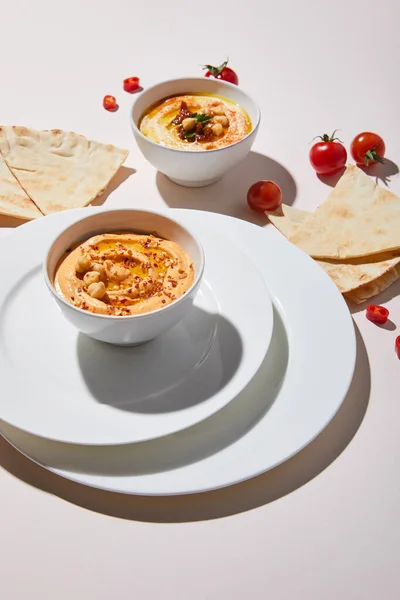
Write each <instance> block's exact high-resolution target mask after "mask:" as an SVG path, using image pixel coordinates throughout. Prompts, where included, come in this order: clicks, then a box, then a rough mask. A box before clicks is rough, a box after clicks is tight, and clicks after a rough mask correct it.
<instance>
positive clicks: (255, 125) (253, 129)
mask: <svg viewBox="0 0 400 600" xmlns="http://www.w3.org/2000/svg"><path fill="white" fill-rule="evenodd" d="M191 79H194V80H196V81H203V82H204V81H208V82H212V81H213V80H212V79H210V78H207V79H206V78H205V77H177V78H174V79H166V80H164V81H159V82H158V83H155V84H154V85H152V86H150V87H148V88H146V89H144V90H143V91H141V92H140V94H138V96H137V98H135V100H134V101H133V103H132V104H131V107H130V112H129V121H130V124H131V127H132V129H133V131H134V133H135V135H138V136H139V137H140V138H141V139H142V140H144V141H145V142H148V143H149V144H151V145H152V146H155V147H156V148H164V149H165V150H169V151H171V152H178V153H182V152H184V153H186V154H187V153H188V150H184V149H180V148H170V147H169V146H164V145H163V144H158V143H157V142H153V140H151V139H150V138H148V137H147V136H145V135H144V134H143V133H142V132H141V131H140V129H139V127H138V126H137V125H136V123H135V121H134V120H133V110H134V108H135V106H136V103H137V102H138V100H139V99H140V98H141V97H142V96H143V94H146V93H147V92H151V91H152V90H154V89H155V88H157V87H158V86H159V85H163V84H166V83H176V82H183V81H188V80H191ZM217 81H218V83H219V84H222V86H226V87H227V89H229V88H231V89H235V90H237V89H239V90H240V92H242V93H243V94H244V95H245V96H247V98H248V99H249V100H250V102H252V103H253V105H254V108H255V109H256V112H257V120H256V123H253V122H252V123H251V125H252V127H251V131H249V133H247V134H246V135H245V136H244V137H242V139H240V140H238V141H237V142H233V144H229V145H228V146H223V147H222V148H213V149H212V150H190V154H194V155H196V154H202V155H208V154H211V153H213V152H222V151H223V150H227V149H228V148H232V147H233V146H237V145H238V144H241V143H242V142H244V141H245V140H246V139H247V138H248V137H250V136H251V135H253V134H254V133H255V132H256V131H257V129H258V127H259V125H260V121H261V110H260V107H259V106H258V104H257V103H256V102H255V101H254V100H253V98H252V97H251V96H250V94H248V93H247V92H246V91H245V90H243V89H242V88H241V87H239V86H237V85H235V84H234V83H230V82H229V81H223V80H221V79H218V80H217ZM206 85H208V83H206ZM160 100H162V98H160ZM142 116H143V115H142Z"/></svg>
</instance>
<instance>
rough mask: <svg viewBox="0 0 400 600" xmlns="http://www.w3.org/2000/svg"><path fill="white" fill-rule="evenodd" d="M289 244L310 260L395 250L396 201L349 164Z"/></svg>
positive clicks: (399, 214) (398, 237)
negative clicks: (297, 248) (291, 243)
mask: <svg viewBox="0 0 400 600" xmlns="http://www.w3.org/2000/svg"><path fill="white" fill-rule="evenodd" d="M290 241H291V242H293V243H294V244H296V246H299V248H301V249H302V250H304V252H307V254H309V255H310V256H312V257H314V258H329V259H342V258H354V257H357V256H368V255H371V254H379V253H381V252H387V251H392V250H398V249H399V248H400V199H399V198H397V196H395V195H394V194H392V193H391V192H389V191H388V190H385V189H383V188H381V187H379V186H377V185H375V183H374V182H373V181H372V180H371V179H370V178H369V177H368V176H367V175H366V174H365V173H364V172H363V171H362V170H361V169H359V168H358V167H356V166H353V165H350V166H348V167H347V169H346V171H345V173H344V175H343V176H342V177H341V178H340V180H339V181H338V183H337V185H336V187H335V188H334V189H333V190H332V192H331V193H330V194H329V196H328V198H327V200H326V201H325V202H324V203H323V204H321V205H320V206H319V207H318V208H317V209H316V211H315V212H314V213H313V214H312V215H310V216H309V217H308V218H307V219H306V220H305V221H304V223H303V224H302V226H301V227H299V228H298V229H297V231H296V232H294V234H293V235H292V236H290Z"/></svg>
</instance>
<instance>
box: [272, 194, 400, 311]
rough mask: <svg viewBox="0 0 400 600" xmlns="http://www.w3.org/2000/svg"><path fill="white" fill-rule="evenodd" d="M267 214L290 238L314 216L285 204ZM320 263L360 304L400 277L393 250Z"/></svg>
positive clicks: (398, 258)
mask: <svg viewBox="0 0 400 600" xmlns="http://www.w3.org/2000/svg"><path fill="white" fill-rule="evenodd" d="M266 214H267V216H268V218H269V220H270V221H271V223H273V224H274V225H275V227H276V228H277V229H279V231H280V232H281V233H283V235H284V236H285V237H288V238H289V239H290V238H292V239H293V237H294V234H295V233H296V231H297V230H298V229H299V228H301V227H302V224H303V223H304V222H306V221H307V219H309V217H310V215H312V213H309V212H307V211H305V210H299V209H298V208H292V207H291V206H286V205H285V204H282V206H281V207H280V208H278V209H277V210H276V211H273V212H266ZM316 262H317V263H318V264H319V265H320V266H321V267H322V268H323V269H324V271H326V272H327V273H328V275H329V276H330V277H331V279H332V280H333V281H334V283H335V284H336V286H337V287H338V288H339V290H340V292H342V294H344V295H345V296H346V297H348V298H350V299H351V300H353V302H356V303H360V302H364V300H367V299H368V298H372V296H375V295H376V294H379V293H380V292H382V291H383V290H384V289H386V288H387V287H389V286H390V285H391V284H392V283H393V282H394V281H395V280H396V279H397V278H398V277H400V257H399V256H394V253H390V252H387V253H385V254H380V255H373V256H368V257H362V258H354V259H351V260H346V261H340V262H339V261H323V260H317V261H316Z"/></svg>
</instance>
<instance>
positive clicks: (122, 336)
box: [44, 210, 204, 346]
mask: <svg viewBox="0 0 400 600" xmlns="http://www.w3.org/2000/svg"><path fill="white" fill-rule="evenodd" d="M122 230H126V231H134V232H136V233H149V232H157V234H158V235H159V236H160V237H163V238H165V239H169V240H172V241H174V242H176V243H178V244H179V245H180V246H181V247H182V248H183V250H184V251H185V252H186V253H187V254H188V255H189V256H190V257H191V259H192V261H193V266H194V282H193V284H192V286H191V287H190V288H189V290H188V291H187V292H186V294H184V295H183V296H181V297H180V298H178V299H177V300H175V301H174V302H172V303H171V304H168V305H167V306H165V307H162V308H160V309H158V310H154V311H152V312H148V313H144V314H139V315H132V316H128V317H122V316H109V315H98V314H94V313H90V312H87V311H85V310H82V309H80V308H77V307H76V306H73V305H72V304H70V303H69V302H68V301H67V300H65V299H64V298H63V297H62V296H60V294H58V292H57V291H56V290H55V288H54V285H53V282H54V276H55V272H56V269H57V267H58V265H59V262H60V259H61V257H62V256H63V254H64V253H65V251H66V250H67V248H69V247H71V246H72V245H73V244H75V243H77V242H83V241H85V240H87V239H89V238H90V237H91V236H93V235H96V234H99V233H108V232H112V231H122ZM203 270H204V251H203V248H202V246H201V244H200V242H199V241H198V240H197V238H196V237H195V236H194V235H193V234H192V233H190V232H189V231H188V230H187V229H186V227H184V226H183V225H181V224H180V223H179V222H177V221H175V220H173V219H171V218H169V217H167V216H165V215H163V214H161V213H157V212H151V211H145V210H109V211H108V210H107V211H104V210H102V211H101V212H98V213H96V214H93V215H90V216H88V217H86V218H84V219H81V220H80V221H77V222H76V223H74V224H73V225H70V226H69V227H68V228H67V229H65V230H64V231H63V232H62V233H61V234H59V235H58V236H57V238H56V239H55V240H54V242H53V243H52V244H51V246H50V249H49V251H48V252H47V255H46V258H45V262H44V278H45V282H46V284H47V287H48V288H49V290H50V292H51V294H52V295H53V297H54V299H55V301H56V302H57V304H58V306H59V307H60V309H61V311H62V312H63V314H64V316H65V317H66V318H67V319H68V321H70V322H71V323H72V324H73V325H75V327H76V328H77V329H79V331H81V332H82V333H85V334H86V335H88V336H89V337H92V338H94V339H96V340H100V341H102V342H108V343H109V344H116V345H119V346H132V345H135V344H141V343H143V342H147V341H149V340H152V339H153V338H155V337H157V336H158V335H160V334H161V333H163V332H164V331H167V330H168V329H170V328H171V327H173V326H174V325H176V323H178V321H180V320H181V319H182V318H183V317H184V316H185V314H186V313H187V312H188V310H190V308H191V306H192V304H193V300H194V297H195V295H196V292H197V290H198V288H199V285H200V281H201V278H202V275H203Z"/></svg>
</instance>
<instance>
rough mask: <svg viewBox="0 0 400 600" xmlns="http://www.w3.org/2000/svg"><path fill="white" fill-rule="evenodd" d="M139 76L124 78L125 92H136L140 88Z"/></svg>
mask: <svg viewBox="0 0 400 600" xmlns="http://www.w3.org/2000/svg"><path fill="white" fill-rule="evenodd" d="M139 87H140V84H139V77H128V78H127V79H124V90H125V92H134V91H136V90H137V89H139Z"/></svg>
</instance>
